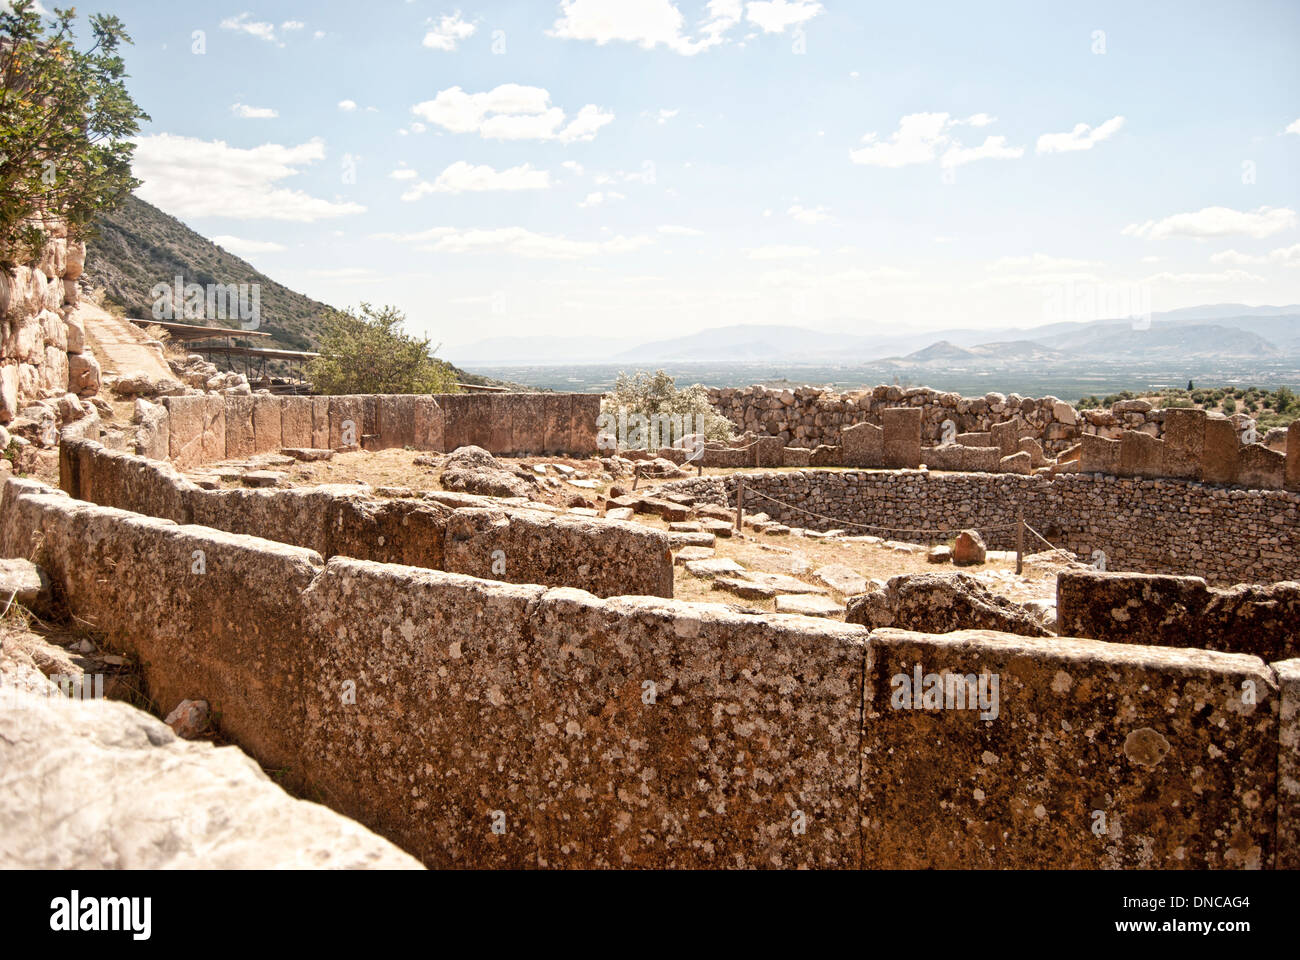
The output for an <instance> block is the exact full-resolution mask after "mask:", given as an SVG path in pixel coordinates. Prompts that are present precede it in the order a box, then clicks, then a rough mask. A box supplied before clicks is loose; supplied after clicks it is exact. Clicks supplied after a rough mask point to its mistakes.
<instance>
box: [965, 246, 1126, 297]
mask: <svg viewBox="0 0 1300 960" xmlns="http://www.w3.org/2000/svg"><path fill="white" fill-rule="evenodd" d="M1101 266H1102V265H1101V263H1099V262H1097V261H1096V260H1078V259H1073V258H1070V257H1051V256H1048V255H1047V254H1045V253H1034V254H1030V255H1029V256H1024V257H1001V258H999V259H997V260H994V261H993V262H992V263H989V264H987V265H986V267H985V269H987V271H988V272H989V273H990V274H991V276H989V277H987V278H985V279H984V280H980V281H979V282H977V283H975V284H974V286H975V287H976V288H977V289H980V288H987V287H1016V286H1032V287H1036V286H1043V285H1045V284H1060V283H1079V282H1084V281H1100V280H1101V277H1100V276H1099V275H1098V274H1097V273H1096V272H1095V270H1096V268H1099V267H1101Z"/></svg>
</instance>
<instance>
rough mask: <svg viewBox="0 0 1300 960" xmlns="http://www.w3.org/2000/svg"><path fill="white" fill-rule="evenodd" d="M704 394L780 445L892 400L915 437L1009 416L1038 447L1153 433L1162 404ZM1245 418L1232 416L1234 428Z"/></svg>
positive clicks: (835, 435) (869, 416)
mask: <svg viewBox="0 0 1300 960" xmlns="http://www.w3.org/2000/svg"><path fill="white" fill-rule="evenodd" d="M709 400H710V402H711V403H712V404H713V406H714V408H715V409H716V410H717V411H718V413H720V414H722V415H723V416H724V417H726V418H727V419H728V420H730V421H731V422H732V423H734V424H736V426H737V427H738V428H739V429H740V430H741V431H746V430H750V431H753V432H754V433H756V434H758V435H760V436H761V435H767V436H778V437H780V438H781V439H782V440H783V441H785V444H786V445H787V446H793V447H809V448H812V447H816V446H818V445H820V444H827V445H836V444H839V443H840V442H841V441H840V432H841V431H842V430H843V429H844V428H845V427H848V426H851V425H853V424H855V423H874V424H875V425H876V426H881V425H882V418H883V413H884V411H885V410H887V409H889V408H892V407H919V408H920V409H921V412H922V434H921V439H922V442H923V443H925V444H927V445H934V444H938V443H939V442H940V441H942V439H943V424H944V421H946V420H951V421H952V422H953V424H954V426H955V428H956V429H955V432H956V433H959V434H960V433H987V432H988V431H990V430H991V429H992V428H993V427H994V426H995V425H996V424H999V423H1007V422H1009V421H1012V420H1014V419H1015V418H1016V417H1017V416H1018V417H1019V418H1020V419H1021V420H1023V421H1024V424H1025V427H1026V430H1025V435H1026V436H1029V437H1032V438H1034V439H1036V440H1038V441H1039V442H1040V443H1041V444H1042V446H1043V449H1044V450H1045V451H1046V452H1048V453H1050V454H1055V453H1059V452H1061V451H1062V450H1064V449H1066V448H1067V447H1070V446H1072V445H1073V444H1076V443H1078V442H1079V440H1080V438H1082V437H1083V436H1085V435H1094V436H1100V437H1104V438H1106V439H1117V438H1118V437H1119V436H1120V434H1121V433H1122V432H1123V431H1124V430H1137V431H1139V432H1142V433H1146V434H1149V435H1150V436H1153V437H1158V436H1161V434H1162V427H1163V423H1164V418H1165V414H1166V412H1167V411H1166V410H1162V409H1153V408H1152V406H1151V404H1150V403H1148V402H1146V401H1145V400H1121V401H1119V402H1117V403H1115V404H1113V405H1112V406H1111V408H1110V409H1109V410H1076V409H1075V408H1074V407H1072V406H1071V405H1070V404H1068V403H1066V402H1065V401H1063V400H1058V399H1057V398H1056V397H1039V398H1037V399H1035V398H1032V397H1022V396H1020V395H1019V394H1016V393H1012V394H1001V393H988V394H985V395H984V396H982V397H963V396H961V395H960V394H957V393H951V392H945V391H940V390H932V389H930V388H929V387H912V388H907V387H898V386H886V385H881V386H878V387H874V388H870V389H864V390H854V391H850V392H847V393H835V392H834V391H831V390H824V389H821V388H819V387H806V386H805V387H799V388H797V389H786V390H778V389H772V388H768V387H763V386H752V387H725V388H716V387H711V388H709ZM1248 421H1249V418H1248V417H1246V416H1244V415H1237V416H1235V417H1233V418H1232V422H1233V424H1234V427H1235V428H1236V430H1237V431H1238V433H1240V432H1241V431H1244V430H1245V429H1246V426H1247V423H1248Z"/></svg>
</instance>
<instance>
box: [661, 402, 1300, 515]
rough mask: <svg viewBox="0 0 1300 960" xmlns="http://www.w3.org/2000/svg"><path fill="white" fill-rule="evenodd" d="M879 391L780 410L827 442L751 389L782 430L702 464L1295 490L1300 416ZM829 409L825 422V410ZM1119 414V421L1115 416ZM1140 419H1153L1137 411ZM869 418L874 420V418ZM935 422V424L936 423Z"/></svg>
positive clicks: (1299, 479) (714, 452)
mask: <svg viewBox="0 0 1300 960" xmlns="http://www.w3.org/2000/svg"><path fill="white" fill-rule="evenodd" d="M877 389H878V390H882V389H884V390H885V392H886V393H887V394H888V396H887V398H886V399H883V400H879V399H877V398H876V397H875V396H874V395H873V394H870V393H867V394H863V395H861V396H858V397H856V399H855V398H853V397H850V398H847V399H845V398H838V399H835V400H834V401H833V402H832V401H830V400H827V398H826V397H825V396H823V395H821V394H815V393H814V395H813V396H811V397H810V398H809V399H810V402H814V403H830V404H831V406H832V408H833V409H834V410H835V411H837V412H835V413H834V415H833V416H832V415H831V414H827V413H824V412H823V413H817V414H800V413H798V412H797V411H795V412H791V413H790V414H788V416H789V417H790V418H793V419H797V420H800V421H801V424H800V428H799V429H804V428H805V426H806V425H804V424H802V419H807V418H811V422H812V424H813V427H814V428H816V425H817V423H819V422H823V421H825V422H826V423H831V422H832V421H833V426H834V432H835V439H834V441H833V442H832V441H831V440H830V439H829V434H816V435H815V436H813V439H814V440H818V441H819V442H818V444H817V446H815V447H814V448H813V449H811V450H810V449H809V448H808V447H803V446H792V447H788V446H783V444H784V443H785V442H786V440H785V438H786V437H788V436H789V433H790V430H789V429H788V427H789V424H790V423H791V422H793V420H782V419H780V416H781V415H780V413H779V411H780V410H782V409H784V406H783V402H784V401H783V400H781V399H774V398H773V397H772V396H770V395H767V394H755V397H757V398H759V399H758V401H756V402H758V403H759V405H760V407H762V408H763V409H766V408H767V406H768V405H775V407H776V411H777V412H771V413H766V414H763V416H768V417H769V418H771V417H776V418H777V419H768V420H766V421H764V422H765V423H766V428H767V429H770V430H772V431H776V430H778V428H779V429H780V433H779V434H778V435H777V436H770V435H769V436H759V437H757V438H753V436H752V433H746V434H745V435H744V436H743V437H742V438H740V439H739V440H736V441H733V443H732V444H731V445H730V446H727V445H723V444H719V443H716V442H715V443H710V444H708V445H706V446H705V448H704V450H703V452H702V454H701V456H700V458H699V462H700V463H701V464H702V465H703V466H705V467H724V468H736V467H807V466H836V467H839V466H843V467H885V468H890V469H899V468H916V467H919V466H921V465H922V464H924V465H925V466H927V467H928V468H929V469H931V470H943V471H956V472H981V473H1016V474H1022V475H1028V474H1032V473H1044V474H1048V475H1052V476H1055V475H1056V474H1057V473H1059V472H1067V473H1077V472H1086V473H1105V474H1110V475H1112V476H1120V477H1177V478H1180V479H1190V480H1202V481H1205V482H1206V483H1216V484H1225V485H1228V484H1230V485H1237V486H1245V487H1251V488H1253V489H1263V490H1276V489H1281V488H1283V487H1286V488H1287V489H1291V490H1300V421H1297V422H1296V423H1294V424H1292V425H1291V427H1290V428H1289V429H1286V430H1282V429H1281V428H1279V429H1277V430H1275V431H1270V437H1269V438H1268V439H1270V440H1271V441H1272V444H1271V445H1270V444H1269V443H1265V442H1258V441H1256V442H1251V443H1246V442H1244V441H1245V440H1247V439H1249V438H1250V435H1249V434H1248V433H1246V432H1245V431H1246V429H1247V427H1248V425H1249V423H1250V421H1249V420H1248V419H1246V418H1244V417H1241V416H1234V417H1233V418H1231V419H1229V418H1226V417H1218V416H1208V415H1207V414H1206V413H1205V411H1203V410H1192V409H1171V410H1155V411H1152V410H1150V409H1149V408H1150V404H1146V403H1145V402H1144V401H1136V400H1126V401H1122V402H1120V403H1116V404H1115V405H1114V406H1115V408H1116V409H1119V408H1125V410H1121V411H1120V413H1119V414H1118V415H1116V414H1106V415H1105V416H1106V417H1109V418H1110V420H1111V421H1112V422H1113V423H1115V424H1117V425H1112V426H1107V427H1104V428H1103V427H1100V426H1097V425H1096V424H1095V423H1085V422H1083V421H1077V422H1076V419H1071V418H1074V417H1075V414H1074V413H1073V412H1071V408H1069V407H1068V405H1066V404H1062V403H1060V401H1056V400H1054V399H1053V398H1050V397H1049V398H1047V399H1045V400H1036V401H1029V400H1026V401H1020V400H1019V398H1018V397H1016V396H1015V395H1014V394H1013V395H1012V396H1011V398H1009V399H1008V398H1005V397H1002V395H1001V394H989V398H994V399H995V400H996V401H997V402H996V403H992V404H990V401H989V398H985V399H983V400H978V401H977V400H967V399H964V398H957V395H956V394H935V393H934V391H930V390H916V391H908V393H907V394H906V395H905V394H903V392H902V390H901V388H898V387H891V388H887V389H886V388H877ZM783 396H784V397H785V398H786V399H791V402H792V403H797V402H798V391H786V393H785V394H784V395H783ZM909 396H910V399H911V401H912V403H911V405H908V406H900V405H899V404H903V403H906V402H907V401H908V399H909ZM954 398H956V400H955V401H954ZM1049 401H1050V402H1049ZM954 403H955V405H954ZM1053 404H1055V406H1054V405H1053ZM974 405H980V406H981V409H993V408H997V409H998V411H999V412H1000V413H1007V412H1008V411H1010V413H1009V414H1008V415H1007V417H1006V419H1002V420H997V421H993V422H990V416H991V415H990V414H988V413H981V414H979V415H975V414H972V413H966V414H958V413H957V412H956V411H957V410H961V409H963V408H969V407H971V406H974ZM1134 406H1137V407H1144V408H1146V409H1145V411H1144V412H1143V411H1137V410H1127V408H1129V407H1134ZM791 409H792V410H793V409H794V408H793V407H792V408H791ZM1026 411H1027V412H1026ZM1053 411H1054V412H1053ZM1126 411H1127V412H1126ZM1088 413H1089V415H1090V416H1093V415H1096V416H1093V419H1094V420H1098V422H1100V419H1099V418H1100V414H1098V412H1097V411H1088ZM746 416H748V417H751V420H749V421H746V422H747V425H748V426H749V427H750V429H751V430H752V429H753V422H752V411H750V412H747V413H746ZM828 416H830V417H831V420H826V419H825V418H826V417H828ZM1052 417H1057V418H1062V419H1058V420H1057V421H1056V423H1055V424H1049V425H1048V426H1047V427H1046V428H1044V422H1045V421H1049V420H1051V418H1052ZM1117 417H1121V418H1125V419H1124V420H1123V421H1120V420H1117ZM1146 417H1151V418H1153V419H1151V420H1150V421H1145V420H1144V418H1146ZM939 418H942V419H939ZM871 420H878V421H879V422H880V425H879V426H877V425H876V424H875V423H873V422H871ZM1066 420H1069V424H1068V425H1069V427H1070V430H1069V431H1064V427H1063V428H1062V430H1054V429H1053V427H1054V426H1061V425H1064V424H1065V421H1066ZM936 421H937V422H938V423H939V428H936V427H935V423H936ZM944 423H949V424H950V426H949V428H948V429H947V430H946V431H945V430H943V429H942V426H943V424H944ZM961 423H966V424H974V425H976V426H981V425H987V429H984V430H970V431H962V430H961V428H960V426H959V425H958V424H961ZM1125 423H1127V425H1124V424H1125ZM1076 427H1077V429H1076ZM1063 431H1064V432H1063ZM796 432H797V431H796ZM1162 433H1163V436H1160V434H1162ZM936 438H937V439H938V440H940V441H941V442H939V443H936V444H934V445H929V446H927V445H926V441H927V439H936ZM804 439H807V438H806V437H805V438H804ZM821 440H825V442H820V441H821ZM799 441H800V438H798V437H796V438H795V440H794V442H796V443H797V442H799ZM1076 441H1077V442H1076ZM1063 445H1069V449H1068V450H1062V449H1061V448H1062V446H1063ZM1052 450H1056V451H1058V452H1060V453H1061V454H1062V456H1061V458H1060V460H1059V462H1058V460H1056V459H1055V458H1053V457H1051V456H1050V455H1049V452H1050V451H1052ZM668 453H669V455H672V456H673V459H675V460H676V461H678V462H682V461H683V460H684V458H685V452H684V451H676V450H673V451H669V452H668Z"/></svg>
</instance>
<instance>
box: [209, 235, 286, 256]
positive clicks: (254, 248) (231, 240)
mask: <svg viewBox="0 0 1300 960" xmlns="http://www.w3.org/2000/svg"><path fill="white" fill-rule="evenodd" d="M212 242H213V243H215V244H216V245H217V246H219V247H224V248H225V249H227V250H229V251H230V252H231V253H233V254H235V255H236V256H240V257H243V256H252V255H253V254H257V253H282V252H283V251H284V245H283V244H279V243H272V242H271V241H270V240H242V239H240V238H239V237H212Z"/></svg>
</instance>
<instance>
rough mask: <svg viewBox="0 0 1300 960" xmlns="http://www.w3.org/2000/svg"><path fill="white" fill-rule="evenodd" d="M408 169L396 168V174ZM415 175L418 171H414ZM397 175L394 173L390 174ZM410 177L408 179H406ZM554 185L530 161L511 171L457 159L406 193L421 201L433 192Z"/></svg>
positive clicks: (542, 171) (411, 198) (548, 173)
mask: <svg viewBox="0 0 1300 960" xmlns="http://www.w3.org/2000/svg"><path fill="white" fill-rule="evenodd" d="M398 172H405V171H394V174H396V173H398ZM411 173H412V175H413V174H414V171H411ZM390 176H393V174H390ZM402 179H406V178H402ZM550 185H551V174H550V172H549V171H546V170H534V169H533V168H532V167H531V166H529V165H528V164H526V163H525V164H521V165H520V166H517V167H511V168H510V169H508V170H500V171H498V170H494V169H493V168H492V167H489V166H477V167H476V166H474V165H473V164H470V163H466V162H465V161H464V160H457V161H456V162H455V163H453V164H452V165H451V166H449V167H448V168H447V169H446V170H444V171H442V173H440V174H438V179H437V180H435V181H434V182H433V183H429V182H428V181H422V182H420V183H418V184H416V185H415V186H414V187H412V188H411V189H410V190H408V191H407V192H406V193H404V194H402V199H403V200H407V201H410V200H418V199H419V198H420V197H423V196H425V195H426V194H430V193H480V192H484V191H489V190H545V189H547V188H548V187H550Z"/></svg>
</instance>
